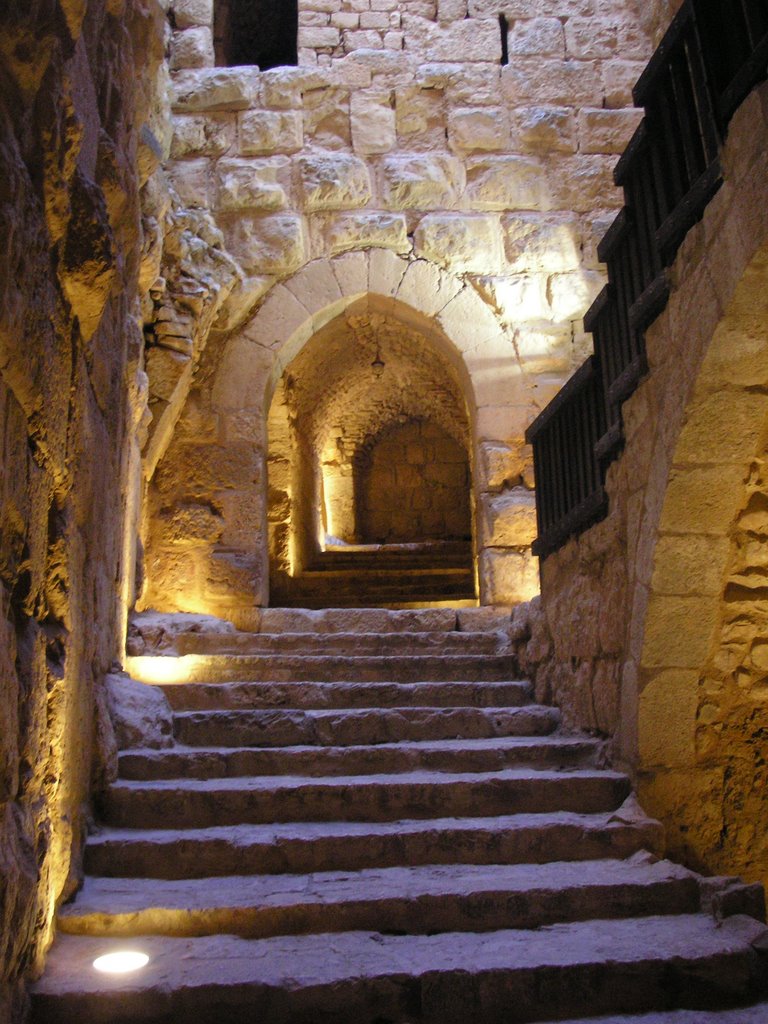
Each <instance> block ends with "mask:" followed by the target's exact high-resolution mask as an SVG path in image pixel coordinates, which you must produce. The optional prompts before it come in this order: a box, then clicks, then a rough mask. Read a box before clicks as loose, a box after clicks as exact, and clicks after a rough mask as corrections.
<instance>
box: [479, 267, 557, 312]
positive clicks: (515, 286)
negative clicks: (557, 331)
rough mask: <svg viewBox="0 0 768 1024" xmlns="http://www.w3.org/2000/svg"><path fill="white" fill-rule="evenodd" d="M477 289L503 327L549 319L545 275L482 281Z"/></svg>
mask: <svg viewBox="0 0 768 1024" xmlns="http://www.w3.org/2000/svg"><path fill="white" fill-rule="evenodd" d="M478 286H479V288H480V292H481V294H482V295H484V296H485V297H486V299H487V301H488V302H489V303H490V304H491V305H492V306H493V307H494V309H496V310H497V311H498V316H499V319H500V320H501V321H502V322H503V323H506V324H519V323H528V322H538V321H540V320H550V319H551V318H552V311H551V307H550V304H549V296H548V294H547V276H546V275H545V274H515V275H505V276H504V277H484V278H482V279H481V280H480V281H479V282H478Z"/></svg>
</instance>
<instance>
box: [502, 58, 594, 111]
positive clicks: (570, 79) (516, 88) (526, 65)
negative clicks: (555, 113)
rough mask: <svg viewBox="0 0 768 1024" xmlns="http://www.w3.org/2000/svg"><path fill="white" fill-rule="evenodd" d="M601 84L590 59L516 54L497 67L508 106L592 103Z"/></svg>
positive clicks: (563, 105) (587, 104)
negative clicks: (499, 68) (556, 58)
mask: <svg viewBox="0 0 768 1024" xmlns="http://www.w3.org/2000/svg"><path fill="white" fill-rule="evenodd" d="M602 85H603V83H602V79H601V77H600V69H599V66H598V65H597V64H596V63H595V62H594V61H581V60H578V61H577V60H553V59H551V58H541V57H517V58H515V60H514V61H512V62H511V63H509V64H507V65H506V66H505V67H503V68H502V70H501V86H502V93H503V95H504V97H505V98H506V100H507V102H508V103H510V104H511V105H512V106H525V105H527V104H548V103H551V104H554V105H555V106H560V107H581V106H594V105H595V104H596V102H597V101H599V99H600V97H601V96H602Z"/></svg>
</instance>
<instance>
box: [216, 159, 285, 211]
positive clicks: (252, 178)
mask: <svg viewBox="0 0 768 1024" xmlns="http://www.w3.org/2000/svg"><path fill="white" fill-rule="evenodd" d="M289 167H290V163H289V161H288V159H287V157H282V158H281V157H276V158H274V159H272V160H220V161H219V163H218V164H217V165H216V173H217V176H218V197H217V205H218V208H219V209H220V210H223V211H225V212H229V211H232V210H249V209H260V210H280V209H282V207H284V206H285V205H286V202H287V198H286V194H285V189H284V188H283V186H282V185H281V184H280V182H279V181H278V177H279V176H280V175H281V173H283V174H284V173H285V172H287V171H288V169H289Z"/></svg>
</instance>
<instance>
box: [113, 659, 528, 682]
mask: <svg viewBox="0 0 768 1024" xmlns="http://www.w3.org/2000/svg"><path fill="white" fill-rule="evenodd" d="M125 661H126V670H127V672H128V673H129V674H130V675H131V676H133V678H134V679H139V680H141V682H143V683H164V682H169V681H174V680H180V681H181V680H183V681H184V682H190V683H192V682H198V683H214V682H248V681H259V682H275V683H281V682H282V683H288V682H302V681H306V682H321V683H322V682H337V681H338V682H360V683H363V682H370V683H376V682H380V681H381V679H382V678H384V679H387V680H390V681H392V682H399V683H415V682H447V681H450V680H456V681H463V680H470V681H472V682H480V681H486V682H506V681H509V680H514V679H515V678H516V676H517V673H516V672H515V665H514V659H513V658H511V657H509V656H507V655H498V654H492V655H482V654H447V655H442V656H441V655H434V654H423V655H392V656H390V657H387V658H386V660H385V659H382V658H381V657H376V656H372V655H354V656H350V655H331V654H326V655H305V654H286V655H282V656H281V657H280V658H276V657H275V656H274V655H270V654H221V655H204V654H202V655H198V654H194V655H193V654H188V655H184V656H183V657H178V658H177V657H170V656H160V657H147V656H145V655H141V656H138V657H127V658H126V659H125Z"/></svg>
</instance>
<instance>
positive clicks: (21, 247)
mask: <svg viewBox="0 0 768 1024" xmlns="http://www.w3.org/2000/svg"><path fill="white" fill-rule="evenodd" d="M161 39H162V14H161V12H160V11H159V10H156V9H155V6H154V5H153V4H151V3H150V2H149V0H147V2H146V3H145V2H143V0H124V2H122V3H111V4H109V5H95V4H94V5H89V6H88V9H87V12H86V5H85V4H82V3H72V2H65V0H33V2H31V3H16V2H15V0H11V2H10V3H6V4H4V5H3V7H2V11H0V238H2V240H3V244H2V246H0V445H1V446H2V447H1V448H0V452H1V454H0V461H1V462H2V466H3V474H2V482H0V678H2V686H1V687H0V963H1V964H2V967H1V968H0V1019H2V1020H3V1021H7V1022H13V1021H16V1020H20V1019H21V1015H22V1013H23V1006H24V998H23V980H24V979H25V978H27V977H29V976H30V975H33V974H34V973H35V972H37V971H39V970H40V968H41V966H42V961H43V956H44V954H45V951H46V948H47V946H48V944H49V942H50V940H51V938H52V927H53V925H52V918H53V915H54V912H55V909H56V906H57V904H58V902H59V901H60V900H61V899H62V898H64V897H66V896H67V895H68V894H69V893H71V892H72V889H73V886H74V885H75V884H76V882H77V878H78V873H79V870H80V850H81V844H82V841H83V838H84V830H85V828H86V826H87V823H88V820H89V794H90V792H91V787H92V785H95V786H98V785H99V784H100V781H102V780H103V776H104V773H105V772H107V771H108V770H109V752H110V750H111V749H112V748H111V745H110V725H109V722H108V719H107V716H106V714H105V712H104V706H105V703H104V690H103V676H104V673H105V672H106V671H107V670H108V669H109V667H110V665H111V663H112V662H113V660H114V659H115V658H116V657H118V656H119V655H120V653H121V650H122V636H121V632H122V629H121V623H122V613H121V608H120V598H121V591H122V590H123V589H124V587H123V583H124V581H125V580H126V579H127V578H129V577H130V575H131V573H130V568H131V567H130V566H128V565H126V563H125V560H124V559H123V552H124V548H125V536H124V530H125V518H124V513H125V508H126V504H127V492H128V473H129V463H130V458H129V446H128V444H127V438H128V436H129V434H130V432H131V431H132V430H133V426H134V415H135V411H136V409H137V408H138V405H139V401H138V395H139V393H140V380H139V375H140V359H141V348H142V345H141V343H142V336H141V326H140V309H139V304H138V299H137V295H138V288H137V277H138V270H139V257H140V252H141V229H140V220H139V194H138V190H139V185H140V181H139V177H138V174H137V163H140V162H141V158H142V143H141V139H140V129H141V127H142V125H143V124H144V122H145V120H146V118H147V116H148V110H149V105H150V88H149V83H151V80H152V74H151V72H152V66H153V64H154V65H155V66H156V65H157V63H158V62H159V61H160V60H161V57H162V51H161V48H160V45H159V43H160V41H161ZM145 70H146V75H144V74H142V73H141V72H143V71H145Z"/></svg>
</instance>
